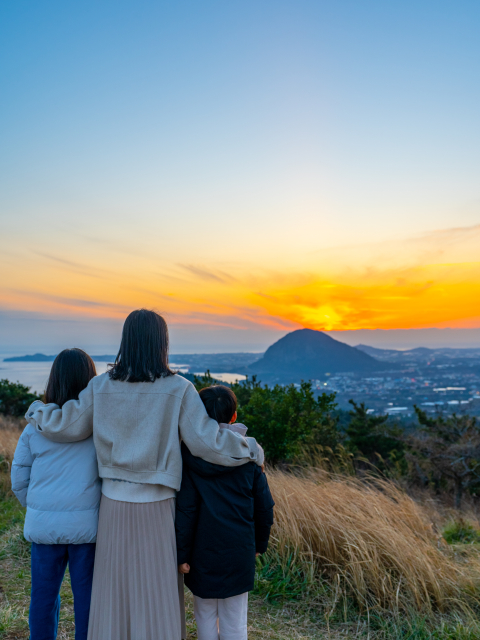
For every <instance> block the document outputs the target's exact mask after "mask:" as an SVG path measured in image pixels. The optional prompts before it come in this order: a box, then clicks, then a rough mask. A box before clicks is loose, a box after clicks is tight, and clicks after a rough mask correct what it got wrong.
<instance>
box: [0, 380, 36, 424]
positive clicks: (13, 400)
mask: <svg viewBox="0 0 480 640" xmlns="http://www.w3.org/2000/svg"><path fill="white" fill-rule="evenodd" d="M34 400H40V396H39V395H37V394H36V393H32V391H31V390H30V387H27V386H25V385H24V384H20V383H19V382H10V381H9V380H0V413H3V414H4V415H6V416H15V417H21V416H24V415H25V412H26V411H27V409H28V407H29V406H30V405H31V403H32V402H33V401H34Z"/></svg>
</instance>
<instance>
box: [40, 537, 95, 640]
mask: <svg viewBox="0 0 480 640" xmlns="http://www.w3.org/2000/svg"><path fill="white" fill-rule="evenodd" d="M94 560H95V544H36V543H35V542H32V591H31V600H30V616H29V624H30V640H55V638H56V637H57V627H58V618H59V616H60V587H61V586H62V581H63V576H64V575H65V569H66V568H67V564H68V567H69V570H70V580H71V583H72V591H73V607H74V610H75V640H86V638H87V632H88V615H89V613H90V598H91V595H92V578H93V563H94Z"/></svg>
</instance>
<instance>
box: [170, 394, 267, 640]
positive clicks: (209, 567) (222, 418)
mask: <svg viewBox="0 0 480 640" xmlns="http://www.w3.org/2000/svg"><path fill="white" fill-rule="evenodd" d="M200 397H201V399H202V401H203V403H204V404H205V407H206V409H207V413H208V415H209V416H210V417H211V418H213V419H214V420H216V421H217V422H218V423H219V424H220V428H223V429H230V430H232V431H234V432H236V433H238V434H239V437H241V436H242V435H245V433H246V431H247V428H246V427H245V426H244V425H242V424H232V423H234V422H235V420H236V417H237V399H236V397H235V394H234V393H233V391H232V390H231V389H229V388H228V387H224V386H222V385H215V386H213V387H208V388H207V389H202V390H201V391H200ZM182 457H183V476H182V486H181V488H180V491H179V492H178V493H177V501H176V510H177V513H176V519H175V529H176V535H177V562H178V565H179V571H180V573H183V574H184V575H185V584H186V585H187V587H188V588H189V589H190V591H191V592H192V593H193V595H194V611H195V619H196V622H197V633H198V640H218V638H219V636H220V638H221V640H246V639H247V608H248V592H249V591H251V590H252V589H253V583H254V577H255V557H256V555H259V554H261V553H265V551H266V550H267V546H268V539H269V536H270V527H271V526H272V524H273V506H274V502H273V499H272V496H271V493H270V489H269V487H268V482H267V479H266V476H265V473H264V472H263V471H262V469H261V467H259V466H258V465H257V464H256V463H254V462H249V463H247V464H244V465H242V466H238V467H222V466H220V465H216V464H211V463H210V462H205V461H204V460H202V459H201V458H196V457H195V456H193V455H192V454H191V453H190V451H189V450H188V449H187V447H186V446H185V444H183V443H182Z"/></svg>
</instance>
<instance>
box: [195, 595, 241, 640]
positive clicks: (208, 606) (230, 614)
mask: <svg viewBox="0 0 480 640" xmlns="http://www.w3.org/2000/svg"><path fill="white" fill-rule="evenodd" d="M193 610H194V613H195V620H196V622H197V638H198V640H247V611H248V591H247V593H241V594H240V595H239V596H233V597H232V598H223V599H218V600H215V599H213V598H212V599H210V598H208V599H207V598H197V596H194V598H193Z"/></svg>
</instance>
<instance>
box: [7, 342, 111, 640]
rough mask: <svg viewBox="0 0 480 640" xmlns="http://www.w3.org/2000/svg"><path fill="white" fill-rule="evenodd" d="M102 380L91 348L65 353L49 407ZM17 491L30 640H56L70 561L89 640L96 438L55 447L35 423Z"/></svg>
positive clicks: (22, 451)
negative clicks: (28, 577)
mask: <svg viewBox="0 0 480 640" xmlns="http://www.w3.org/2000/svg"><path fill="white" fill-rule="evenodd" d="M95 375H96V371H95V365H94V363H93V361H92V359H91V358H90V357H89V356H88V355H87V354H86V353H85V352H84V351H82V350H81V349H66V350H65V351H62V353H60V354H59V355H58V356H57V357H56V359H55V362H54V363H53V365H52V369H51V372H50V378H49V381H48V385H47V390H46V392H45V396H46V400H47V402H54V403H55V404H57V405H59V406H62V405H63V404H64V403H65V402H67V400H71V399H74V398H78V394H79V393H80V391H82V390H83V389H84V388H85V387H86V386H87V384H88V382H89V381H90V380H91V379H92V378H93V377H94V376H95ZM29 411H30V412H31V409H29ZM12 489H13V491H14V493H15V495H16V496H17V498H18V499H19V501H20V502H21V504H22V505H23V506H24V507H25V506H26V507H27V513H26V517H25V527H24V535H25V538H26V539H27V540H28V541H29V542H31V543H32V564H31V570H32V591H31V601H30V616H29V623H30V638H31V640H50V639H51V640H54V639H55V638H56V635H57V626H58V618H59V614H60V595H59V592H60V587H61V584H62V581H63V577H64V574H65V569H66V567H67V564H68V565H69V571H70V579H71V584H72V590H73V595H74V608H75V638H76V640H86V638H87V632H88V617H89V611H90V597H91V590H92V578H93V563H94V559H95V541H96V537H97V525H98V509H99V505H100V497H101V480H100V478H99V475H98V465H97V457H96V453H95V446H94V444H93V437H92V436H91V437H90V438H87V439H86V440H82V441H81V442H72V443H58V442H51V441H50V440H47V438H45V437H44V436H43V435H42V434H41V433H39V432H38V431H36V429H35V427H34V426H33V425H31V424H28V425H27V427H26V428H25V430H24V432H23V433H22V435H21V436H20V440H19V442H18V445H17V449H16V451H15V456H14V459H13V464H12Z"/></svg>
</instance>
